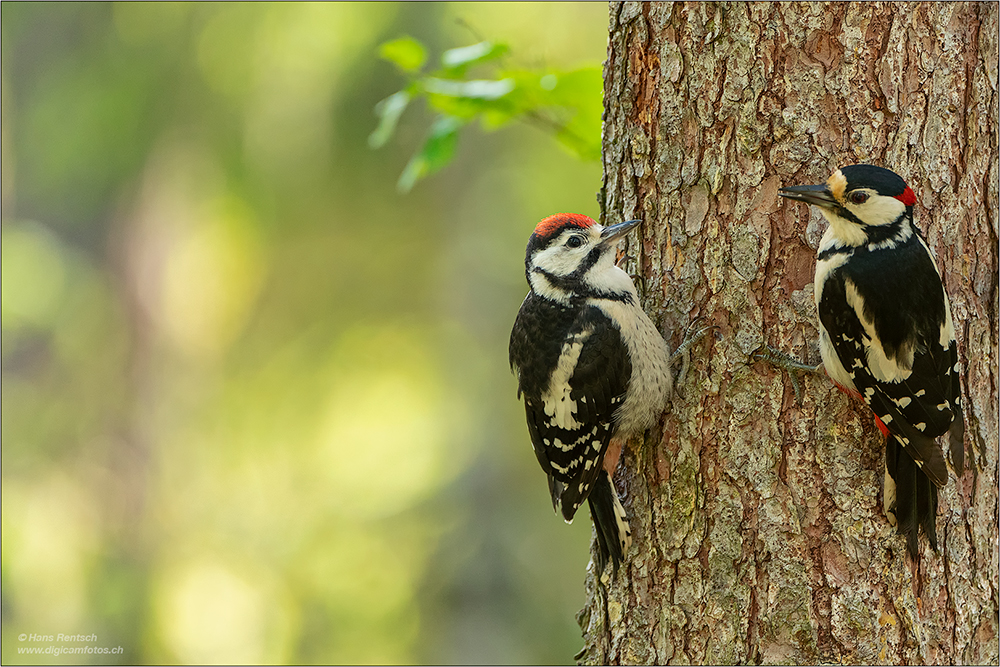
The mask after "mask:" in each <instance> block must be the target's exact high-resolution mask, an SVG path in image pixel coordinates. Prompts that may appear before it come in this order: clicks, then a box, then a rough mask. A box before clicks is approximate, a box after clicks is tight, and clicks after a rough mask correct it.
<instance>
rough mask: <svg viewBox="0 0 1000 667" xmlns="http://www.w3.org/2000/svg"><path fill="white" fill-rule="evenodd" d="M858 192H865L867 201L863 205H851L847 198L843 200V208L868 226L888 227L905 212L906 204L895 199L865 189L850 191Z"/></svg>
mask: <svg viewBox="0 0 1000 667" xmlns="http://www.w3.org/2000/svg"><path fill="white" fill-rule="evenodd" d="M859 191H860V192H867V193H868V195H869V196H868V200H867V201H866V202H865V203H864V204H852V203H851V201H850V198H848V199H845V200H844V208H846V209H847V210H848V211H850V212H851V213H853V214H854V215H855V216H856V217H857V218H858V220H864V221H865V223H866V224H868V225H874V226H881V225H888V224H890V223H893V222H896V220H898V219H899V216H901V215H903V213H904V212H906V204H904V203H903V202H901V201H899V200H898V199H896V198H895V197H886V196H885V195H879V194H876V193H875V192H874V191H873V190H867V189H861V190H852V192H859Z"/></svg>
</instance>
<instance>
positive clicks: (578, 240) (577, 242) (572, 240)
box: [566, 236, 583, 248]
mask: <svg viewBox="0 0 1000 667" xmlns="http://www.w3.org/2000/svg"><path fill="white" fill-rule="evenodd" d="M566 245H567V246H568V247H570V248H579V247H580V246H582V245H583V237H582V236H571V237H569V239H568V240H567V241H566Z"/></svg>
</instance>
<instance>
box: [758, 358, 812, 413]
mask: <svg viewBox="0 0 1000 667" xmlns="http://www.w3.org/2000/svg"><path fill="white" fill-rule="evenodd" d="M750 361H751V363H752V362H754V361H766V362H768V363H769V364H771V365H772V366H777V367H779V368H783V369H785V370H786V371H788V379H789V380H791V381H792V390H794V391H795V401H796V402H797V403H802V388H801V387H800V386H799V380H798V378H797V377H796V373H813V374H816V375H822V374H823V364H819V365H817V366H811V365H809V364H807V363H804V362H802V361H799V360H798V359H796V358H795V357H793V356H791V355H789V354H786V353H784V352H782V351H781V350H776V349H775V348H773V347H771V346H770V345H761V346H760V347H758V348H757V349H756V350H754V351H753V352H751V353H750Z"/></svg>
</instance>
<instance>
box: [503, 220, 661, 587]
mask: <svg viewBox="0 0 1000 667" xmlns="http://www.w3.org/2000/svg"><path fill="white" fill-rule="evenodd" d="M639 222H640V221H639V220H630V221H627V222H621V223H618V224H614V225H610V226H608V227H604V226H602V225H600V224H598V223H596V222H595V221H594V220H592V219H591V218H588V217H587V216H585V215H578V214H571V213H562V214H558V215H553V216H551V217H548V218H545V219H544V220H542V221H541V222H539V223H538V225H537V226H536V227H535V231H534V233H532V235H531V238H530V239H529V240H528V247H527V250H526V253H525V260H524V264H525V274H526V276H527V279H528V285H529V286H530V288H531V289H530V291H529V292H528V296H527V297H525V299H524V302H523V303H522V304H521V309H520V311H518V314H517V318H516V319H515V321H514V328H513V330H512V331H511V334H510V365H511V369H512V370H514V372H515V373H516V375H517V380H518V396H523V397H524V411H525V416H526V418H527V422H528V433H529V435H530V436H531V445H532V447H533V448H534V450H535V456H536V457H537V458H538V463H539V464H541V466H542V470H544V471H545V472H546V474H547V475H548V480H549V491H550V493H551V495H552V504H553V507H554V508H555V509H556V511H557V512H561V513H562V516H563V518H564V519H565V520H566V522H567V523H569V522H571V521H572V520H573V516H574V514H575V513H576V511H577V509H578V508H579V507H580V505H581V504H582V503H583V501H584V500H586V501H588V503H589V505H590V513H591V516H592V517H593V519H594V525H595V527H596V533H597V543H598V554H597V572H598V574H599V575H600V574H601V573H602V572H603V570H604V567H605V565H606V563H607V560H608V558H609V557H610V558H611V560H612V562H613V566H614V571H615V572H617V570H618V565H619V563H620V562H621V561H622V560H623V558H624V556H625V553H626V552H627V551H628V548H629V545H630V544H631V541H632V538H631V531H630V529H629V524H628V520H627V519H626V516H625V510H624V508H623V507H622V505H621V502H620V501H619V500H618V494H617V493H616V492H615V488H614V484H613V482H612V477H613V474H614V470H615V467H616V466H617V464H618V457H619V454H620V453H621V446H622V444H623V442H624V440H625V439H626V438H627V437H628V436H630V435H633V434H637V433H641V432H642V431H643V430H645V429H646V428H649V427H650V426H652V425H653V424H655V423H656V421H657V419H658V417H659V416H660V414H661V413H662V412H663V410H664V407H665V406H666V403H667V400H668V398H669V396H670V393H671V389H672V384H673V378H672V375H671V370H670V365H671V354H670V350H669V349H668V347H667V344H666V342H665V341H664V340H663V338H662V336H661V335H660V333H659V331H657V329H656V327H655V326H654V325H653V323H652V322H651V321H650V319H649V317H647V316H646V313H645V312H643V310H642V308H641V307H640V306H639V297H638V294H637V293H636V290H635V286H634V285H633V284H632V280H631V279H630V278H629V276H628V274H626V273H625V272H624V271H623V270H621V269H620V268H618V267H617V266H616V265H615V246H616V243H617V241H618V239H619V238H621V237H622V236H623V235H624V234H626V233H627V232H628V231H629V230H631V229H633V228H634V227H635V226H636V225H638V224H639Z"/></svg>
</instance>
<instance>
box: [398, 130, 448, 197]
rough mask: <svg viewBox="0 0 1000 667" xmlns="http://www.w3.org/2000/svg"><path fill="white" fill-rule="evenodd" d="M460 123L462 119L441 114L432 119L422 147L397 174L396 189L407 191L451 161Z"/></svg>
mask: <svg viewBox="0 0 1000 667" xmlns="http://www.w3.org/2000/svg"><path fill="white" fill-rule="evenodd" d="M462 125H464V121H463V120H462V119H460V118H455V117H453V116H441V117H439V118H438V119H437V120H436V121H434V124H433V125H432V126H431V129H430V132H429V134H428V136H427V139H426V141H424V145H423V147H422V148H421V149H420V151H419V152H417V153H416V154H415V155H414V156H413V157H412V158H410V161H409V162H408V163H407V164H406V167H405V168H404V169H403V173H402V174H401V175H400V176H399V181H398V182H397V183H396V189H397V190H399V191H400V192H409V191H410V190H412V189H413V186H414V185H416V183H417V181H419V180H420V179H422V178H424V177H425V176H429V175H430V174H433V173H434V172H435V171H437V170H438V169H440V168H441V167H443V166H445V165H446V164H448V163H449V162H451V159H452V157H454V155H455V147H456V146H457V145H458V130H459V129H460V128H461V127H462Z"/></svg>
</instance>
